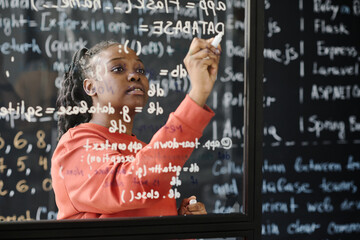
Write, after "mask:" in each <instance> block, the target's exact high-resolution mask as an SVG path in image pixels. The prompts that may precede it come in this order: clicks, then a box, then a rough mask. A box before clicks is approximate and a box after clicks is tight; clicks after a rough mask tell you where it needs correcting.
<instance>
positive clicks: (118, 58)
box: [106, 57, 124, 63]
mask: <svg viewBox="0 0 360 240" xmlns="http://www.w3.org/2000/svg"><path fill="white" fill-rule="evenodd" d="M123 59H124V57H117V58H113V59H110V60H109V61H107V62H106V63H109V62H112V61H115V60H123Z"/></svg>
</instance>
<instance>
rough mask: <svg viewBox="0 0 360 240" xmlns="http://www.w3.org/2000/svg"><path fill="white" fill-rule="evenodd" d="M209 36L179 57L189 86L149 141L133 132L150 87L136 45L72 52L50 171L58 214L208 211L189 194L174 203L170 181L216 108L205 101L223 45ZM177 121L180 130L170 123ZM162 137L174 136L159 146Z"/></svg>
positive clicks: (105, 45) (110, 44)
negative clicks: (133, 47) (213, 43)
mask: <svg viewBox="0 0 360 240" xmlns="http://www.w3.org/2000/svg"><path fill="white" fill-rule="evenodd" d="M211 40H212V39H209V40H203V39H198V38H195V39H194V40H193V41H192V43H191V45H190V50H189V52H188V53H187V55H186V57H185V59H184V64H185V66H186V68H187V71H188V74H189V76H190V79H191V85H192V88H191V91H190V92H189V94H188V95H187V96H186V97H185V99H184V100H183V101H182V103H181V104H180V105H179V106H178V108H177V109H176V111H175V112H173V113H171V114H170V116H169V119H168V121H167V123H166V125H165V126H164V127H162V128H161V129H160V130H159V131H158V132H157V133H156V134H155V135H154V136H153V138H152V140H151V141H150V143H149V144H145V143H143V142H142V141H140V140H138V139H137V138H136V137H135V136H134V135H133V134H132V128H133V119H134V115H135V113H136V111H135V110H136V108H137V107H144V106H145V104H146V101H147V99H148V96H147V92H148V89H149V83H148V79H147V78H146V75H145V70H144V65H143V63H142V61H141V60H140V59H139V58H138V56H136V54H135V52H134V51H133V50H131V49H127V50H128V51H124V50H123V51H119V49H123V47H124V46H121V48H119V43H116V42H101V43H99V44H97V45H95V46H94V47H93V48H91V49H90V50H88V49H85V48H84V49H81V50H79V51H78V52H76V53H75V55H74V57H73V60H72V64H71V66H70V69H69V71H68V72H67V73H66V74H65V77H64V80H63V83H62V88H61V90H60V94H59V97H58V101H57V107H58V108H59V122H58V126H59V135H60V136H59V138H60V140H59V143H58V145H57V148H56V149H55V152H54V155H53V157H52V167H51V176H52V180H53V188H54V191H55V197H56V204H57V206H58V209H59V212H58V219H71V218H72V219H77V218H106V217H134V216H164V215H177V214H182V215H183V214H187V215H189V214H204V213H206V211H205V208H204V205H203V204H202V203H200V202H198V203H195V204H189V201H190V200H191V199H192V198H194V197H191V198H187V199H184V200H183V202H182V204H181V206H180V208H179V209H178V210H177V207H176V200H175V198H174V194H173V192H172V191H171V190H170V189H171V184H170V183H171V181H174V180H176V177H178V175H179V173H180V171H181V168H182V166H183V165H184V163H185V162H186V160H187V159H188V158H189V156H190V154H191V152H192V151H193V149H194V148H196V147H198V139H199V138H200V137H201V135H202V131H203V129H204V128H205V127H206V125H207V124H208V123H209V121H210V119H211V118H212V117H213V115H214V113H213V112H212V111H211V110H210V109H209V108H208V107H207V106H205V102H206V100H207V98H208V96H209V94H210V93H211V91H212V88H213V85H214V82H215V80H216V75H217V71H218V64H219V58H220V48H219V49H218V48H214V47H213V46H211V44H210V43H211ZM84 109H85V110H84ZM86 109H87V110H86ZM174 126H175V127H178V128H177V129H179V130H177V131H169V129H173V127H174ZM179 126H181V127H179ZM167 141H172V142H173V144H175V145H176V144H177V143H179V144H177V145H176V146H177V147H176V148H174V147H173V148H171V149H170V148H164V147H163V148H162V147H161V146H162V145H161V144H160V143H165V142H167Z"/></svg>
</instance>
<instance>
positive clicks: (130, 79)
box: [128, 73, 140, 82]
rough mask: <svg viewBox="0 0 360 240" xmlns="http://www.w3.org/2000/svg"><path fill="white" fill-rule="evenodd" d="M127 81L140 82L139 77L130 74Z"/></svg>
mask: <svg viewBox="0 0 360 240" xmlns="http://www.w3.org/2000/svg"><path fill="white" fill-rule="evenodd" d="M128 81H129V82H134V81H140V76H139V75H138V74H137V73H130V74H129V75H128Z"/></svg>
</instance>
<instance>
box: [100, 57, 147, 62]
mask: <svg viewBox="0 0 360 240" xmlns="http://www.w3.org/2000/svg"><path fill="white" fill-rule="evenodd" d="M123 59H125V58H124V57H116V58H113V59H110V60H109V61H107V62H106V63H109V62H112V61H116V60H123ZM135 60H136V61H138V62H141V63H143V61H141V59H140V58H137V59H135Z"/></svg>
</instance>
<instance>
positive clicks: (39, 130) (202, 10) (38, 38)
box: [0, 0, 245, 221]
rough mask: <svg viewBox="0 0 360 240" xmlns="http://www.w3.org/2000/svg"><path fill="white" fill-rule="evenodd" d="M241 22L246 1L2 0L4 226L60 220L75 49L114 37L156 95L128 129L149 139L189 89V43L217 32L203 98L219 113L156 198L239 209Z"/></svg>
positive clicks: (0, 212) (0, 196) (0, 179)
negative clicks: (62, 111) (57, 175)
mask: <svg viewBox="0 0 360 240" xmlns="http://www.w3.org/2000/svg"><path fill="white" fill-rule="evenodd" d="M244 16H245V0H238V1H237V0H226V1H187V2H182V1H181V2H180V1H175V0H174V1H170V0H162V1H161V0H159V1H132V0H128V1H125V0H123V1H114V0H113V1H111V0H107V1H100V0H93V1H68V0H62V1H46V2H45V1H40V0H32V1H7V0H4V1H0V52H1V55H0V206H1V207H0V221H20V220H49V219H56V216H57V212H58V209H57V206H56V203H55V197H54V191H53V189H52V177H51V175H50V169H51V158H52V155H53V153H54V150H55V148H56V146H57V142H58V140H57V138H58V130H57V119H58V114H57V109H56V108H55V102H56V99H57V95H58V91H59V88H60V83H61V81H62V79H63V75H64V72H65V71H67V69H68V68H69V65H70V64H71V59H72V56H73V54H74V52H75V51H76V50H78V49H81V48H82V47H87V48H90V47H92V46H93V45H95V44H96V43H98V42H100V41H102V40H110V39H112V40H116V41H118V42H119V43H121V44H122V45H121V46H119V52H121V51H126V50H127V48H132V49H133V50H134V51H135V52H136V54H137V55H138V57H139V58H140V59H141V60H142V62H143V63H144V65H145V68H146V74H147V77H148V79H149V83H150V92H149V93H150V96H149V99H148V102H147V104H146V105H145V107H144V108H143V109H142V112H141V113H139V114H137V115H136V117H135V120H134V122H135V123H134V126H133V129H132V130H133V131H132V132H133V134H135V135H136V136H137V138H138V139H140V140H142V141H144V142H146V143H148V142H149V141H150V140H151V138H152V137H153V136H154V134H155V133H156V132H157V131H158V130H159V129H160V128H161V127H162V126H164V124H165V123H166V121H167V119H168V116H169V114H170V113H171V112H173V111H175V110H176V108H177V106H178V105H179V104H180V103H181V101H182V100H183V99H184V97H185V95H186V94H187V93H189V91H190V89H191V88H190V80H189V75H188V73H187V71H186V69H185V65H184V63H183V59H184V57H185V56H186V54H187V52H188V50H189V46H190V43H191V40H192V39H193V38H194V37H198V38H206V39H207V38H211V37H214V36H216V35H217V34H218V33H219V32H223V33H224V36H223V39H222V41H221V44H220V45H221V48H222V53H221V59H220V63H219V70H218V75H217V81H216V83H215V85H214V88H213V90H212V92H211V94H210V96H209V98H208V100H207V105H208V106H209V107H210V108H211V109H212V110H213V111H214V112H215V116H214V117H213V118H212V120H211V121H210V123H209V124H208V126H207V127H206V128H205V130H204V132H203V136H202V138H200V139H199V143H200V144H199V145H198V147H197V148H196V149H195V150H194V151H193V153H192V154H191V156H190V158H189V160H188V161H187V162H186V163H185V165H184V166H183V168H182V170H181V173H180V176H179V177H176V178H175V179H173V181H172V182H171V185H172V190H170V191H169V193H167V194H166V195H163V196H160V198H176V201H177V206H179V205H180V204H181V201H182V200H183V199H184V198H188V197H190V196H192V195H194V196H196V198H197V200H198V201H199V202H202V203H204V205H205V208H206V211H207V212H208V213H218V214H222V213H233V212H235V213H243V209H242V205H243V182H244V181H243V168H242V162H243V156H242V154H243V149H242V148H243V139H244V135H243V133H244V130H243V105H244V101H243V97H244V94H243V89H244V88H243V82H244V66H243V65H244V61H243V59H244V52H245V51H244ZM111 87H112V86H106V87H105V88H103V89H98V90H99V91H102V92H106V91H109V92H112V91H113V89H112V88H111ZM188 111H189V112H191V111H192V110H191V109H189V110H188ZM181 127H182V126H181V125H179V126H170V127H169V128H168V131H170V132H176V131H181V130H182V128H181ZM104 141H105V140H104ZM170 142H171V141H170ZM162 144H165V143H164V142H163V143H162ZM168 144H171V143H168ZM169 146H170V145H169ZM168 148H169V151H171V149H170V148H171V147H168ZM94 161H96V160H94ZM102 161H103V159H102ZM174 161H175V160H174ZM142 166H144V167H145V168H146V170H147V171H150V170H149V168H150V167H151V166H146V163H144V164H143V165H142ZM86 167H87V168H88V167H89V166H86ZM164 169H165V165H163V166H162V170H163V171H165V170H164ZM146 170H145V171H146ZM67 171H68V172H65V173H69V174H71V175H76V174H79V175H80V173H81V169H78V172H76V171H75V170H74V169H72V172H71V173H70V170H69V169H68V170H67ZM62 174H64V172H62ZM65 177H66V176H65ZM134 177H136V176H134ZM148 180H149V179H148ZM150 180H152V181H153V182H152V184H153V183H154V181H155V183H156V179H150ZM150 180H149V181H150ZM143 181H144V182H143V183H141V184H145V181H146V178H145V177H144V178H143ZM134 184H135V183H134ZM146 184H150V182H147V183H146ZM128 189H130V190H131V187H130V188H129V187H128ZM130 190H129V191H130ZM129 194H130V192H129ZM136 194H137V193H136V192H135V196H136ZM130 195H131V194H130ZM119 211H121V209H120V210H119Z"/></svg>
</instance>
